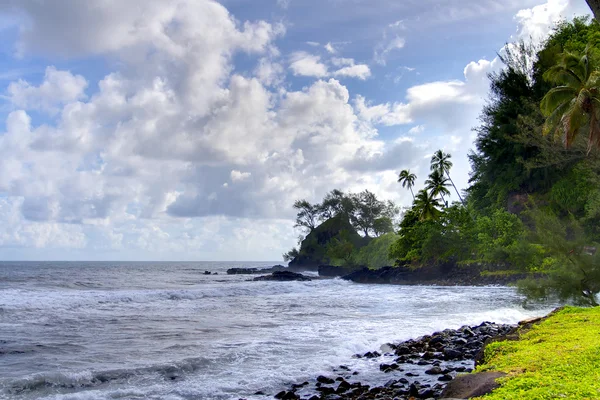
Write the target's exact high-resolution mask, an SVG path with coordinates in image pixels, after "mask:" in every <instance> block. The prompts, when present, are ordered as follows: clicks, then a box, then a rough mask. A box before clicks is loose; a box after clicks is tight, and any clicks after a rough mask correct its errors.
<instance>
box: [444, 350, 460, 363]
mask: <svg viewBox="0 0 600 400" xmlns="http://www.w3.org/2000/svg"><path fill="white" fill-rule="evenodd" d="M462 356H463V353H462V352H460V351H458V350H455V349H445V350H444V358H445V359H446V360H456V359H459V358H462Z"/></svg>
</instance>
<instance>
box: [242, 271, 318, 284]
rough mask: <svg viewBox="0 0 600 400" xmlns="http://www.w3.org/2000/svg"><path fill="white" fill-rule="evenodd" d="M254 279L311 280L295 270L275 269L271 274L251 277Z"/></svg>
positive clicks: (278, 280)
mask: <svg viewBox="0 0 600 400" xmlns="http://www.w3.org/2000/svg"><path fill="white" fill-rule="evenodd" d="M253 280H254V281H277V282H288V281H311V280H312V279H310V278H309V277H308V276H304V275H302V274H299V273H297V272H291V271H275V272H273V273H272V274H271V275H265V276H258V277H256V278H254V279H253Z"/></svg>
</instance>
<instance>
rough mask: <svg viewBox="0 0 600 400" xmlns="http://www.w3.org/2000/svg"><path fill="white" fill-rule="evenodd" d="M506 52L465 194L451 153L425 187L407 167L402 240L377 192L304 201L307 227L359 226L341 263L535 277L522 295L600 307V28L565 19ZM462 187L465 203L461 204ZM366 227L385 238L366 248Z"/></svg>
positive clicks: (402, 178)
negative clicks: (340, 219) (339, 221)
mask: <svg viewBox="0 0 600 400" xmlns="http://www.w3.org/2000/svg"><path fill="white" fill-rule="evenodd" d="M500 57H501V59H502V61H503V62H504V68H503V69H502V70H500V71H499V72H497V73H494V74H491V75H490V76H489V78H490V99H489V101H488V103H487V105H486V106H485V107H484V109H483V110H482V113H481V124H480V126H478V127H477V128H475V131H476V133H477V137H476V140H475V149H474V150H473V151H472V152H471V153H470V155H469V159H470V162H471V167H472V173H471V176H470V181H469V187H468V188H467V189H466V191H465V192H464V193H462V196H461V193H459V192H458V191H457V190H456V187H455V186H454V183H453V181H452V178H451V169H452V156H451V155H450V154H448V153H445V152H443V151H442V150H439V151H436V152H435V153H434V154H433V156H432V158H431V170H430V175H429V177H428V179H426V181H425V187H424V188H422V189H421V190H416V191H413V188H414V186H415V181H416V176H415V174H414V173H411V172H410V171H409V170H404V171H401V172H400V174H399V177H398V182H399V183H400V184H401V186H402V188H405V189H408V190H410V192H411V194H412V197H413V200H414V201H413V203H412V206H411V207H410V208H409V209H408V210H405V212H404V213H403V215H402V218H401V221H400V223H399V227H398V231H397V234H394V233H391V231H392V223H391V221H392V218H393V216H394V215H395V213H396V208H395V207H394V206H393V204H391V203H385V202H382V201H380V200H378V199H377V198H376V197H375V196H374V195H373V194H372V193H370V192H368V191H364V192H362V193H360V194H348V195H346V194H344V193H342V192H341V191H338V190H334V191H332V192H331V193H329V194H328V195H327V196H326V197H325V199H324V200H323V202H322V203H321V204H316V205H311V204H310V203H308V202H306V201H304V200H302V201H298V202H296V204H295V207H296V208H297V209H298V219H297V226H302V227H305V228H307V229H308V230H309V231H312V230H313V229H315V226H316V225H317V224H318V223H322V222H323V221H327V220H328V219H329V218H332V217H335V216H340V215H343V216H344V218H345V219H346V220H347V221H349V224H350V225H351V226H352V229H350V230H348V232H345V233H344V234H340V235H338V236H337V237H335V238H333V240H331V241H330V242H328V244H327V245H326V248H325V249H324V250H323V251H324V253H325V255H326V257H328V259H329V261H331V262H333V263H337V264H343V265H369V266H371V267H379V266H382V265H385V264H389V263H391V262H393V263H395V264H396V265H402V266H408V267H410V268H420V267H422V266H425V265H432V264H433V265H436V264H437V265H444V266H450V267H452V268H461V267H462V266H470V267H471V268H473V267H475V268H479V269H480V272H481V273H482V274H488V275H489V274H519V275H528V276H529V278H528V279H526V280H524V281H523V282H521V284H520V288H521V290H522V292H523V293H525V294H527V295H528V296H529V297H532V298H539V297H550V296H554V297H558V298H560V299H562V300H572V301H575V302H578V303H583V304H588V305H596V303H597V300H596V295H597V294H598V293H599V292H600V266H599V263H600V259H599V258H598V257H600V255H598V256H597V255H596V254H597V253H596V247H597V243H600V156H599V154H600V150H599V148H600V25H599V24H598V23H597V22H596V21H592V22H590V21H588V20H587V19H585V18H580V19H575V20H574V21H572V22H563V23H560V24H559V25H558V26H557V27H556V29H555V30H554V32H553V33H552V34H551V35H550V36H549V37H548V39H547V40H546V41H545V42H544V43H543V44H542V45H540V46H537V47H536V46H534V45H532V44H529V43H525V42H521V43H516V44H511V45H507V46H506V47H505V49H504V50H503V52H502V54H501V55H500ZM452 189H453V190H454V191H455V192H456V194H457V195H458V198H459V200H460V202H455V203H454V204H449V203H448V197H449V195H450V193H451V191H452ZM356 232H360V233H361V237H362V238H366V239H370V238H371V237H376V239H374V240H371V241H369V240H367V241H363V242H360V241H357V239H356V238H357V236H353V235H356ZM301 252H302V251H300V253H301ZM297 253H298V251H295V253H293V254H289V256H290V257H291V256H292V255H294V256H297V255H298V254H297ZM598 254H600V252H599V253H598ZM296 258H297V257H296Z"/></svg>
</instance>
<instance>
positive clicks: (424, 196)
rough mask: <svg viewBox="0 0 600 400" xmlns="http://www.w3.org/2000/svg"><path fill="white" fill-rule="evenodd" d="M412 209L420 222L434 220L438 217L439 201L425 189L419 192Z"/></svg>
mask: <svg viewBox="0 0 600 400" xmlns="http://www.w3.org/2000/svg"><path fill="white" fill-rule="evenodd" d="M413 207H414V209H416V210H417V213H418V215H419V219H420V220H421V221H425V220H428V219H436V218H437V217H438V216H439V215H440V210H439V207H441V204H440V201H439V200H438V199H436V198H435V197H434V196H433V195H432V194H431V193H430V192H428V191H427V190H425V189H421V190H419V192H418V193H417V196H416V197H415V201H414V203H413Z"/></svg>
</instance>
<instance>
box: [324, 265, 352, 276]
mask: <svg viewBox="0 0 600 400" xmlns="http://www.w3.org/2000/svg"><path fill="white" fill-rule="evenodd" d="M356 269H357V268H349V267H338V266H335V265H319V269H318V271H319V276H326V277H335V276H345V275H348V274H350V273H352V272H353V271H356Z"/></svg>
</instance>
